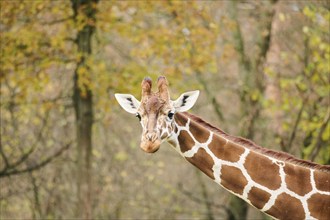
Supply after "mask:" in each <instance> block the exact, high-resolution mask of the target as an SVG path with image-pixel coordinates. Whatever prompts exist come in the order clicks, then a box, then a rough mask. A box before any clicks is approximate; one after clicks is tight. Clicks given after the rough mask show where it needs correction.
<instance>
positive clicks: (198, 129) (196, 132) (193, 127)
mask: <svg viewBox="0 0 330 220" xmlns="http://www.w3.org/2000/svg"><path fill="white" fill-rule="evenodd" d="M189 130H190V132H191V134H192V135H193V136H194V137H195V139H196V140H197V141H198V142H199V143H205V142H206V141H207V140H208V138H209V137H210V132H209V131H208V130H206V129H204V128H203V127H202V126H200V125H198V124H197V123H196V122H194V121H191V123H190V126H189Z"/></svg>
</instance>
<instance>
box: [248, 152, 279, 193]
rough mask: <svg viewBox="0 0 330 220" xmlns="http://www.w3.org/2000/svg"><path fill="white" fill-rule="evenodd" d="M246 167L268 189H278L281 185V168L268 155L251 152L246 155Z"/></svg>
mask: <svg viewBox="0 0 330 220" xmlns="http://www.w3.org/2000/svg"><path fill="white" fill-rule="evenodd" d="M244 167H245V168H246V170H247V172H248V174H249V175H250V177H251V178H252V179H253V180H254V181H255V182H257V183H259V184H260V185H263V186H265V187H267V188H268V189H272V190H275V189H278V188H279V187H280V186H281V178H280V173H279V171H280V168H279V167H278V166H277V165H276V164H274V163H273V162H272V161H271V160H270V159H268V158H267V157H265V156H263V155H261V154H257V153H255V152H250V153H249V155H248V156H247V157H246V160H245V163H244Z"/></svg>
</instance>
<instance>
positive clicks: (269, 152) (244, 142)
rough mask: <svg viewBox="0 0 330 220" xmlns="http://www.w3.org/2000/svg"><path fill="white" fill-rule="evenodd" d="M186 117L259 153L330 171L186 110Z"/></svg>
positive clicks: (325, 167)
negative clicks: (232, 131)
mask: <svg viewBox="0 0 330 220" xmlns="http://www.w3.org/2000/svg"><path fill="white" fill-rule="evenodd" d="M183 114H184V115H185V116H186V117H188V118H190V119H191V120H193V121H194V122H196V123H197V124H199V125H201V126H203V127H204V128H207V129H208V130H211V131H212V132H214V133H216V134H218V135H222V136H224V137H225V138H226V139H229V140H230V141H232V142H234V143H236V144H239V145H243V146H244V147H247V148H249V149H251V150H253V151H256V152H258V153H261V154H264V155H267V156H269V157H272V158H275V159H278V160H281V161H284V162H289V163H292V164H295V165H299V166H303V167H306V168H312V169H315V170H320V171H323V172H328V173H330V166H329V165H321V164H317V163H314V162H311V161H306V160H302V159H298V158H296V157H294V156H292V155H291V154H288V153H285V152H279V151H275V150H271V149H268V148H264V147H261V146H259V145H257V144H255V143H254V142H253V141H251V140H248V139H245V138H242V137H236V136H232V135H229V134H227V133H226V132H224V131H223V130H221V129H219V128H217V127H215V126H213V125H211V124H209V123H208V122H206V121H204V120H203V119H201V118H200V117H198V116H196V115H193V114H190V113H188V112H184V113H183Z"/></svg>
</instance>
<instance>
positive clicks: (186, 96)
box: [115, 76, 199, 153]
mask: <svg viewBox="0 0 330 220" xmlns="http://www.w3.org/2000/svg"><path fill="white" fill-rule="evenodd" d="M141 87H142V97H141V101H138V100H137V99H136V98H135V97H134V96H133V95H131V94H118V93H117V94H115V97H116V99H117V101H118V103H119V104H120V105H121V107H122V108H123V109H125V110H126V111H127V112H129V113H131V114H135V116H136V117H137V118H138V119H139V121H140V123H141V126H142V136H141V144H140V147H141V148H142V150H144V151H145V152H148V153H154V152H156V151H157V150H158V149H159V147H160V144H161V143H162V142H163V141H165V140H166V139H167V138H169V137H170V136H171V135H172V134H173V131H174V114H175V113H176V112H184V111H188V110H189V109H190V108H191V107H192V106H193V105H194V104H195V102H196V100H197V98H198V95H199V91H191V92H186V93H183V94H182V95H181V96H180V97H179V98H178V99H177V100H175V101H172V100H171V99H170V94H169V90H168V83H167V80H166V78H165V77H164V76H160V77H159V78H158V80H157V87H158V91H157V92H152V90H151V87H152V81H151V79H150V78H148V77H146V78H145V79H144V80H143V81H142V84H141Z"/></svg>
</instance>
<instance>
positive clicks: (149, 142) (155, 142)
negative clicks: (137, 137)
mask: <svg viewBox="0 0 330 220" xmlns="http://www.w3.org/2000/svg"><path fill="white" fill-rule="evenodd" d="M160 144H161V141H160V140H159V138H158V136H157V134H156V133H148V134H146V135H145V138H142V141H141V145H140V147H141V148H142V150H143V151H145V152H147V153H155V152H156V151H157V150H158V149H159V147H160Z"/></svg>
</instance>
